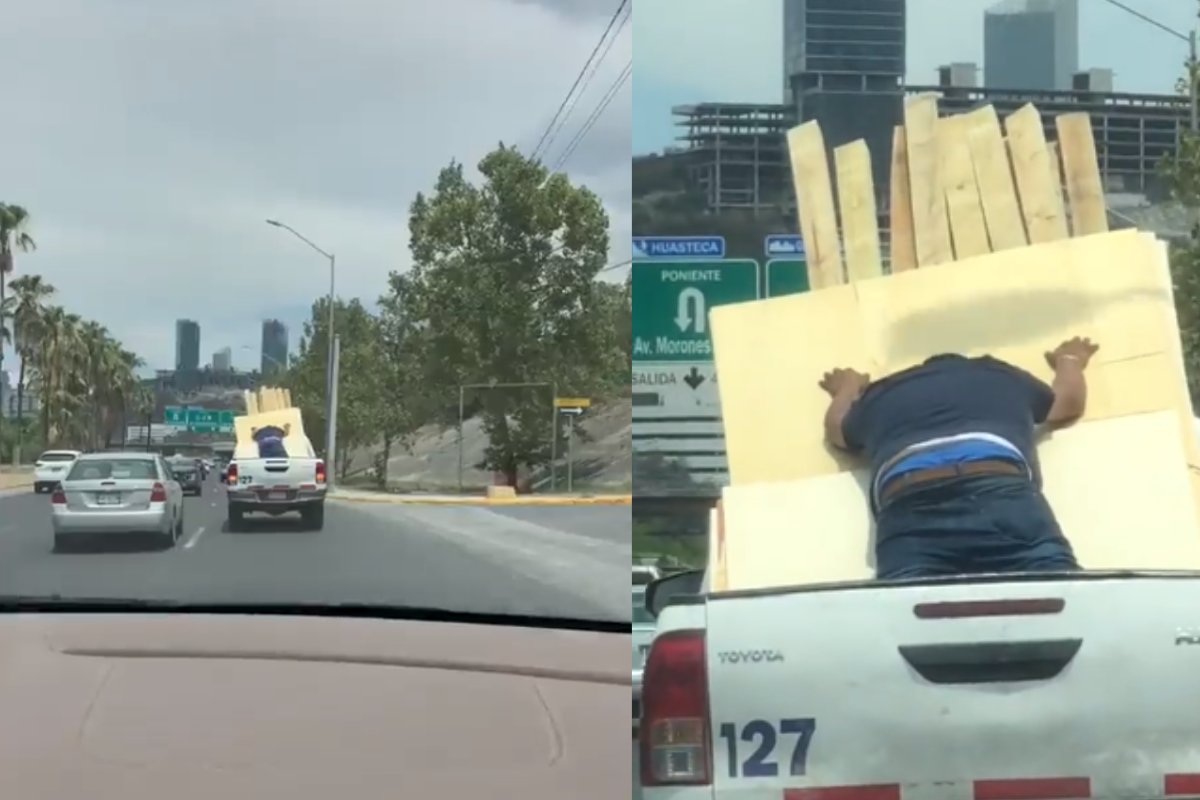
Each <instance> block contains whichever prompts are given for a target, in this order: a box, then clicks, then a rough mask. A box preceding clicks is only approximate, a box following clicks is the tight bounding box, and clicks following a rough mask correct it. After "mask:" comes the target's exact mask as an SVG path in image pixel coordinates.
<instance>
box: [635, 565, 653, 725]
mask: <svg viewBox="0 0 1200 800" xmlns="http://www.w3.org/2000/svg"><path fill="white" fill-rule="evenodd" d="M654 625H655V622H654V616H653V615H652V614H651V613H650V612H649V611H647V610H646V587H645V586H634V587H633V625H632V628H633V727H634V729H635V730H636V729H637V727H638V722H639V721H640V720H641V718H642V670H643V669H645V667H646V656H647V655H648V654H649V653H650V643H651V642H653V641H654Z"/></svg>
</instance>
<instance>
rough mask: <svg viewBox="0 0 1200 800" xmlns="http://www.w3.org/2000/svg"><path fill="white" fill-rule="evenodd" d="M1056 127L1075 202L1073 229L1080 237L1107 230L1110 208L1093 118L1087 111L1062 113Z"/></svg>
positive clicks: (1067, 180)
mask: <svg viewBox="0 0 1200 800" xmlns="http://www.w3.org/2000/svg"><path fill="white" fill-rule="evenodd" d="M1054 127H1055V128H1056V129H1057V130H1058V143H1059V155H1060V157H1061V158H1062V170H1063V172H1064V173H1065V177H1066V184H1067V197H1068V198H1070V201H1071V221H1072V231H1073V233H1074V234H1075V235H1076V236H1090V235H1092V234H1094V233H1107V232H1108V211H1107V210H1106V207H1105V203H1104V181H1103V180H1101V178H1100V163H1099V159H1097V158H1096V138H1095V134H1094V133H1093V132H1092V118H1091V116H1089V115H1088V114H1087V113H1086V112H1076V113H1072V114H1060V115H1059V116H1058V117H1056V118H1055V120H1054Z"/></svg>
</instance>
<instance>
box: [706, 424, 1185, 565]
mask: <svg viewBox="0 0 1200 800" xmlns="http://www.w3.org/2000/svg"><path fill="white" fill-rule="evenodd" d="M1040 456H1041V462H1042V469H1043V473H1044V476H1045V490H1046V495H1047V497H1048V498H1049V500H1050V503H1051V505H1052V506H1053V508H1054V510H1055V514H1056V515H1057V517H1058V520H1059V523H1060V524H1061V525H1062V527H1063V531H1064V532H1065V533H1066V535H1067V538H1068V539H1070V541H1071V544H1072V546H1073V547H1074V548H1075V553H1076V555H1077V556H1078V558H1079V561H1080V563H1081V564H1082V565H1083V566H1084V567H1085V568H1088V569H1151V570H1153V569H1200V518H1198V515H1197V511H1196V504H1195V502H1194V499H1193V491H1192V486H1191V482H1190V479H1189V476H1188V471H1187V469H1186V468H1185V459H1184V449H1183V446H1182V443H1181V441H1180V438H1179V429H1178V419H1177V417H1176V415H1175V413H1174V412H1173V411H1159V412H1156V413H1153V414H1140V415H1133V416H1127V417H1122V418H1119V419H1109V420H1103V421H1099V422H1085V423H1082V424H1080V425H1078V426H1075V427H1074V428H1070V429H1067V430H1063V431H1059V432H1058V433H1056V434H1055V435H1054V436H1053V437H1051V438H1050V439H1048V440H1047V441H1045V442H1044V443H1042V445H1041V446H1040ZM865 482H866V476H865V474H864V473H863V472H862V471H857V472H844V473H840V474H836V475H823V476H820V477H815V478H808V479H806V480H799V481H789V482H786V483H774V484H769V483H768V484H756V485H749V486H734V487H729V488H727V489H726V490H725V493H724V497H723V499H722V508H723V514H724V524H725V527H726V529H727V531H730V532H734V531H736V535H726V536H724V537H722V538H723V542H722V548H721V550H720V555H719V556H718V557H717V560H716V563H714V564H713V567H714V571H715V572H717V573H718V574H722V575H723V576H724V579H725V588H730V589H753V588H763V587H769V586H787V585H797V584H814V583H831V582H836V581H845V580H856V579H864V578H870V577H873V576H874V569H875V565H874V560H873V552H874V540H873V532H872V529H871V528H872V526H871V519H870V514H869V512H868V510H867V503H866V500H865V497H866V495H865ZM721 556H723V558H722V557H721Z"/></svg>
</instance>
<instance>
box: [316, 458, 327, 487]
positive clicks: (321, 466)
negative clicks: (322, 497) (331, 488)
mask: <svg viewBox="0 0 1200 800" xmlns="http://www.w3.org/2000/svg"><path fill="white" fill-rule="evenodd" d="M324 482H325V462H324V461H318V462H317V483H324Z"/></svg>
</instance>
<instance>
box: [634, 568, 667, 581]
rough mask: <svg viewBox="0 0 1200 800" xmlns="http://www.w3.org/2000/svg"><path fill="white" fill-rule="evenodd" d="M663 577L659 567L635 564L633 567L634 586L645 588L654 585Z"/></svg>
mask: <svg viewBox="0 0 1200 800" xmlns="http://www.w3.org/2000/svg"><path fill="white" fill-rule="evenodd" d="M661 577H662V572H661V571H659V569H658V567H655V566H651V565H649V564H634V565H633V585H634V586H645V585H647V584H649V583H653V582H654V581H656V580H658V579H659V578H661Z"/></svg>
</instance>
